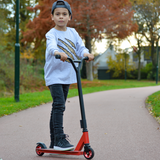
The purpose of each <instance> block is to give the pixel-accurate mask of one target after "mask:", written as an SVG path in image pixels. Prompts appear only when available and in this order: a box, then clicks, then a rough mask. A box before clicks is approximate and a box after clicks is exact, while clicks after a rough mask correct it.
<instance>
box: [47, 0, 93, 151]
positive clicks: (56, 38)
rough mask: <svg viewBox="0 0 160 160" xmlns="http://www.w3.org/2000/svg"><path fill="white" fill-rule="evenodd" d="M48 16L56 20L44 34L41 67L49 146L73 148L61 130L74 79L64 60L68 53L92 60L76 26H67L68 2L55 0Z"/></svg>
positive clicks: (72, 70) (73, 74)
mask: <svg viewBox="0 0 160 160" xmlns="http://www.w3.org/2000/svg"><path fill="white" fill-rule="evenodd" d="M51 18H52V20H53V21H54V22H55V27H54V28H52V29H51V30H50V31H49V32H47V34H46V39H47V41H46V46H47V47H46V54H45V60H46V63H45V67H44V72H45V81H46V86H48V87H49V89H50V92H51V96H52V98H53V104H52V111H51V117H50V137H51V143H50V148H54V149H55V150H61V151H66V150H71V149H73V148H74V146H73V145H71V144H70V143H69V142H68V140H67V139H66V138H67V137H66V134H64V131H63V113H64V111H65V102H66V99H67V95H68V91H69V86H70V84H72V83H76V82H77V80H76V73H75V70H74V69H73V67H72V65H71V64H70V63H69V61H67V57H68V56H69V57H70V58H72V59H73V60H76V59H78V58H82V57H88V58H89V61H92V60H93V59H94V56H93V55H92V54H90V53H89V51H88V49H87V48H86V47H85V46H84V43H83V41H82V39H81V38H80V36H79V34H78V33H77V32H76V30H75V29H74V28H69V27H67V23H68V21H69V20H71V19H72V11H71V7H70V5H69V4H68V2H66V1H63V0H57V1H56V2H54V3H53V6H52V11H51ZM55 55H60V56H61V61H60V60H58V59H56V58H55Z"/></svg>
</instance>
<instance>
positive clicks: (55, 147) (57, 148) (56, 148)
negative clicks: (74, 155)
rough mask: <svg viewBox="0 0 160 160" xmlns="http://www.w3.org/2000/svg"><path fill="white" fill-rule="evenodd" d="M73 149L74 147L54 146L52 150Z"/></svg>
mask: <svg viewBox="0 0 160 160" xmlns="http://www.w3.org/2000/svg"><path fill="white" fill-rule="evenodd" d="M73 149H74V147H68V148H62V147H58V146H54V150H57V151H70V150H73Z"/></svg>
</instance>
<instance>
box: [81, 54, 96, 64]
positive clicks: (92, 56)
mask: <svg viewBox="0 0 160 160" xmlns="http://www.w3.org/2000/svg"><path fill="white" fill-rule="evenodd" d="M83 56H84V57H88V58H89V60H88V61H86V62H89V61H93V60H94V55H93V54H88V53H84V55H83Z"/></svg>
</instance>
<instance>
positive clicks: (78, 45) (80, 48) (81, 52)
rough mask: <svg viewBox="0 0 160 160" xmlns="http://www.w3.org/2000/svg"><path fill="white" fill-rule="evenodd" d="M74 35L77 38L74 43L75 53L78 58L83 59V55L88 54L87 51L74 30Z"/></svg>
mask: <svg viewBox="0 0 160 160" xmlns="http://www.w3.org/2000/svg"><path fill="white" fill-rule="evenodd" d="M75 34H76V37H77V43H76V53H77V55H78V56H79V57H83V55H84V53H88V54H89V50H88V49H87V48H86V47H85V45H84V43H83V41H82V38H81V37H80V36H79V34H78V32H77V31H76V30H75Z"/></svg>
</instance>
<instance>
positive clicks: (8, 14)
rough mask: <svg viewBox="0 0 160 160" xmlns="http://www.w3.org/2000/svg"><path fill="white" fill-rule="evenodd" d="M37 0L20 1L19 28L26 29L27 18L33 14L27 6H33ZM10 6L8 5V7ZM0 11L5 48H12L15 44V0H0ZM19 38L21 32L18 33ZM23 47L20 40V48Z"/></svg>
mask: <svg viewBox="0 0 160 160" xmlns="http://www.w3.org/2000/svg"><path fill="white" fill-rule="evenodd" d="M37 2H38V0H21V1H20V17H19V18H20V30H23V31H24V30H26V28H25V26H26V24H27V23H28V21H29V19H32V17H33V14H34V13H31V12H30V11H29V10H27V9H26V8H27V6H29V5H30V6H35V4H36V3H37ZM8 6H10V7H8ZM0 11H1V13H2V14H1V16H3V21H4V22H5V23H4V24H5V25H6V26H7V27H5V28H4V27H2V25H3V26H4V24H3V23H1V25H0V29H1V31H2V32H3V34H4V37H5V39H6V42H7V43H6V47H5V49H7V50H14V49H15V48H14V44H15V36H16V31H15V23H16V0H5V1H3V3H2V2H1V1H0ZM20 39H22V34H20ZM22 48H23V43H22V42H21V49H22Z"/></svg>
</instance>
